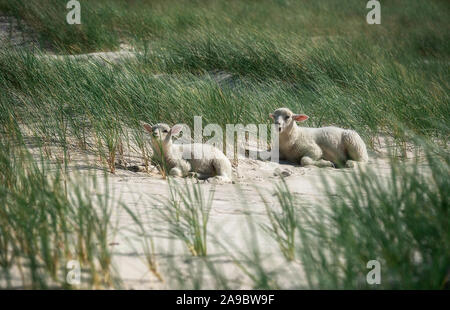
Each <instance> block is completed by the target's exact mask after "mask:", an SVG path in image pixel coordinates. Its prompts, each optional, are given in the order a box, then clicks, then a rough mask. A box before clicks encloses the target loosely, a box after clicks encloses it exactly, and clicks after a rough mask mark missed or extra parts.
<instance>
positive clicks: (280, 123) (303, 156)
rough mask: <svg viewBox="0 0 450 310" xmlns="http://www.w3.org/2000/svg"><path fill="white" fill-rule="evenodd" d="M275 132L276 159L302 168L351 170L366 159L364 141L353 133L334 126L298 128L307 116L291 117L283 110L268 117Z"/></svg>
mask: <svg viewBox="0 0 450 310" xmlns="http://www.w3.org/2000/svg"><path fill="white" fill-rule="evenodd" d="M269 116H270V117H271V118H272V119H273V120H274V123H275V125H276V126H277V127H278V130H279V150H280V159H286V160H288V161H290V162H294V163H300V164H301V165H302V166H308V165H313V166H318V167H335V166H343V165H345V167H347V168H353V167H355V166H356V165H357V164H358V163H365V162H367V161H368V159H369V157H368V155H367V149H366V145H365V143H364V141H363V140H362V139H361V137H360V136H359V135H358V133H356V131H353V130H348V129H342V128H338V127H322V128H307V127H298V126H297V124H296V121H297V122H303V121H305V120H307V119H308V118H309V117H308V116H307V115H304V114H294V113H292V111H291V110H289V109H287V108H280V109H277V110H275V112H273V114H270V115H269Z"/></svg>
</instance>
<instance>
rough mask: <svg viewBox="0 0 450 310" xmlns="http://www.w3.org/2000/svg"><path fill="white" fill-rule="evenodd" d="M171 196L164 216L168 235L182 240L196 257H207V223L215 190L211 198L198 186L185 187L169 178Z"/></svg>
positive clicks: (165, 203)
mask: <svg viewBox="0 0 450 310" xmlns="http://www.w3.org/2000/svg"><path fill="white" fill-rule="evenodd" d="M169 188H170V190H169V191H170V197H169V199H168V200H167V201H166V200H163V201H159V202H160V203H162V204H163V208H162V209H161V210H160V213H161V217H162V218H163V219H164V220H165V221H166V222H167V224H168V225H169V234H170V235H172V236H174V237H176V238H178V239H179V240H181V241H183V242H184V244H185V245H186V247H187V249H188V250H189V251H190V252H191V254H192V255H193V256H206V255H207V252H208V251H207V249H208V243H207V239H208V221H209V213H210V211H211V207H212V202H213V199H214V189H212V190H211V191H210V193H209V194H208V196H206V195H205V194H204V189H203V188H202V187H201V186H200V185H199V184H188V183H187V182H186V183H185V184H184V186H182V185H180V184H178V183H176V181H173V180H170V179H169Z"/></svg>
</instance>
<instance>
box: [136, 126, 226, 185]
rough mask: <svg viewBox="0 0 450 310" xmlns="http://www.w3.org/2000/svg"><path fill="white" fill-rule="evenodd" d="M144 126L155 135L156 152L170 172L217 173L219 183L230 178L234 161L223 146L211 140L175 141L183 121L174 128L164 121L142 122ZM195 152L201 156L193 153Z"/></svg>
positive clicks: (204, 175) (202, 176)
mask: <svg viewBox="0 0 450 310" xmlns="http://www.w3.org/2000/svg"><path fill="white" fill-rule="evenodd" d="M143 126H144V128H145V129H146V130H147V131H148V132H149V133H150V134H151V135H152V148H153V151H154V156H156V158H157V159H163V161H164V164H165V166H166V167H167V168H168V170H169V175H171V176H178V177H186V176H193V175H195V176H197V177H198V178H199V179H207V178H211V177H214V180H215V181H218V182H219V183H229V182H231V178H232V172H231V171H232V170H231V162H230V160H229V159H228V158H227V157H226V156H225V154H224V153H223V152H222V151H221V150H219V149H217V148H216V147H214V146H212V145H209V144H201V143H190V144H174V143H173V142H172V137H173V136H174V135H177V134H178V133H179V132H180V131H181V129H182V126H181V125H175V126H173V127H172V129H171V128H170V127H169V125H167V124H164V123H159V124H156V125H154V126H151V125H149V124H145V123H143ZM194 152H197V155H200V156H194Z"/></svg>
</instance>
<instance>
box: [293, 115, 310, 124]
mask: <svg viewBox="0 0 450 310" xmlns="http://www.w3.org/2000/svg"><path fill="white" fill-rule="evenodd" d="M308 118H309V116H308V115H305V114H294V115H292V119H294V120H296V121H297V122H304V121H306V120H307V119H308Z"/></svg>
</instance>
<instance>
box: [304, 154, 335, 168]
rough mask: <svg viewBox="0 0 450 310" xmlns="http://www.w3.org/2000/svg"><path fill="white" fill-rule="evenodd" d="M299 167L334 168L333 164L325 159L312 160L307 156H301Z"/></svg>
mask: <svg viewBox="0 0 450 310" xmlns="http://www.w3.org/2000/svg"><path fill="white" fill-rule="evenodd" d="M300 165H302V166H303V167H305V166H316V167H321V168H323V167H331V168H334V164H333V163H332V162H331V161H328V160H325V159H319V160H314V159H312V158H311V157H309V156H303V157H302V159H301V161H300Z"/></svg>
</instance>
